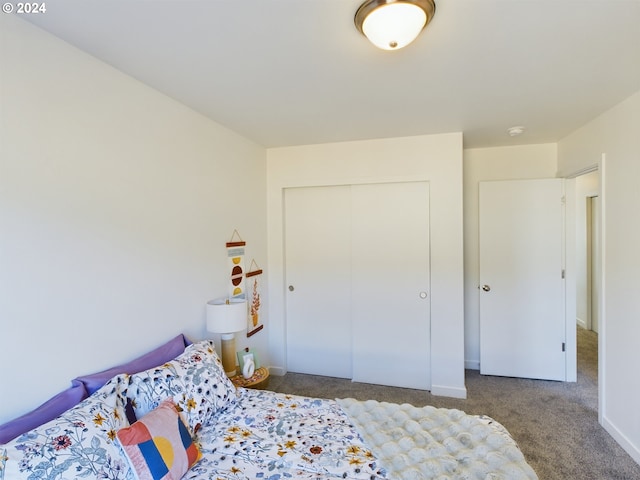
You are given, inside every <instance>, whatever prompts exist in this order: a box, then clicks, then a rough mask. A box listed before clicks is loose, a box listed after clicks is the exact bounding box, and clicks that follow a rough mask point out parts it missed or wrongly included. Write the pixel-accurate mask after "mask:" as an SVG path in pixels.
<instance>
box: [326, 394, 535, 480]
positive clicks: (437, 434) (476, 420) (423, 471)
mask: <svg viewBox="0 0 640 480" xmlns="http://www.w3.org/2000/svg"><path fill="white" fill-rule="evenodd" d="M337 401H338V403H339V405H340V406H341V407H342V408H343V410H344V411H345V412H346V413H347V414H348V415H349V417H350V418H351V420H352V422H354V425H355V426H356V428H357V429H358V431H359V432H360V434H361V435H362V437H363V438H364V440H365V443H366V444H367V446H368V447H369V448H371V450H372V452H373V453H374V455H375V456H376V457H377V458H378V459H379V461H380V464H381V465H382V466H383V467H384V468H385V469H386V471H387V474H388V478H389V479H402V480H422V479H442V480H444V479H451V480H453V479H456V480H476V479H477V480H520V479H537V478H538V477H537V476H536V474H535V472H534V471H533V469H532V468H531V467H530V466H529V465H528V464H527V462H526V460H525V458H524V456H523V455H522V452H521V451H520V449H519V448H518V446H517V445H516V443H515V441H514V440H513V439H512V438H511V436H510V435H509V434H508V433H507V431H506V430H505V429H504V427H502V425H500V424H499V423H497V422H495V421H493V420H492V419H489V418H488V417H478V416H475V415H467V414H466V413H464V412H461V411H460V410H453V409H444V408H435V407H431V406H426V407H420V408H418V407H414V406H413V405H409V404H403V405H398V404H393V403H386V402H377V401H375V400H367V401H365V402H361V401H358V400H354V399H351V398H348V399H338V400H337Z"/></svg>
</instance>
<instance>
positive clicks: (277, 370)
mask: <svg viewBox="0 0 640 480" xmlns="http://www.w3.org/2000/svg"><path fill="white" fill-rule="evenodd" d="M268 368H269V375H273V376H275V377H283V376H284V375H285V373H287V370H286V369H285V368H282V367H268Z"/></svg>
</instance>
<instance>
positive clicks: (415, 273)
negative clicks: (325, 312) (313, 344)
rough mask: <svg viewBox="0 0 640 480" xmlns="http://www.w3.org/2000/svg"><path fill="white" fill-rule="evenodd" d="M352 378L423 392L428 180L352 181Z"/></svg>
mask: <svg viewBox="0 0 640 480" xmlns="http://www.w3.org/2000/svg"><path fill="white" fill-rule="evenodd" d="M351 227H352V229H351V231H352V249H351V265H352V292H353V294H352V323H353V377H352V378H353V380H354V381H359V382H366V383H377V384H383V385H392V386H398V387H406V388H417V389H425V390H428V389H430V388H431V378H430V373H431V369H430V284H429V280H430V276H429V267H430V262H429V184H428V182H408V183H388V184H371V185H356V186H353V187H352V226H351Z"/></svg>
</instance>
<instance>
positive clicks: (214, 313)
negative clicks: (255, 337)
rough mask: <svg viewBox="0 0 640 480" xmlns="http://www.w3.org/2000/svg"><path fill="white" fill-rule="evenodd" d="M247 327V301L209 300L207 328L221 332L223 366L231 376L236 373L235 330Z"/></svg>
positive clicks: (213, 331) (214, 331)
mask: <svg viewBox="0 0 640 480" xmlns="http://www.w3.org/2000/svg"><path fill="white" fill-rule="evenodd" d="M246 328H247V302H246V301H245V300H234V299H229V298H221V299H216V300H210V301H209V302H207V330H208V331H209V332H212V333H220V334H221V335H220V339H221V343H222V352H221V354H222V366H223V368H224V371H225V373H226V374H227V375H228V376H229V377H233V376H234V375H235V374H236V339H235V336H234V333H235V332H240V331H242V330H245V329H246Z"/></svg>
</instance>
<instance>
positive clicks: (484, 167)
mask: <svg viewBox="0 0 640 480" xmlns="http://www.w3.org/2000/svg"><path fill="white" fill-rule="evenodd" d="M556 162H557V152H556V144H541V145H522V146H512V147H494V148H473V149H466V150H465V151H464V287H465V289H464V335H465V342H464V343H465V364H466V368H470V369H473V370H478V369H479V368H480V293H479V290H478V285H479V281H480V280H479V278H480V272H479V258H478V248H479V246H478V235H479V231H478V208H479V207H478V183H479V182H481V181H487V180H523V179H534V178H554V177H555V176H556V170H557V163H556Z"/></svg>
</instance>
